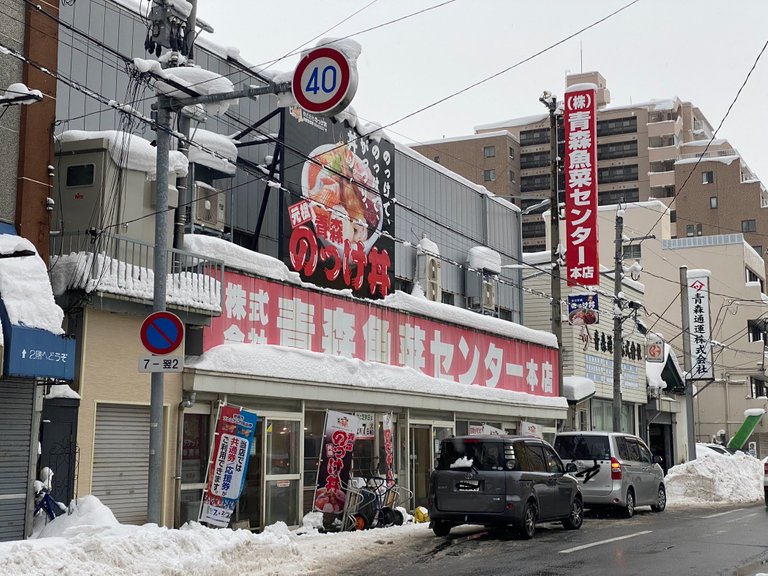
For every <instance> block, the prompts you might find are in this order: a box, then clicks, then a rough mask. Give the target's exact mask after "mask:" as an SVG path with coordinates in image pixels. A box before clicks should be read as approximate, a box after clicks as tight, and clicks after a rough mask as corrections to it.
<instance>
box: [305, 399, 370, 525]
mask: <svg viewBox="0 0 768 576" xmlns="http://www.w3.org/2000/svg"><path fill="white" fill-rule="evenodd" d="M359 426H360V422H359V420H358V418H357V416H355V415H353V414H344V413H343V412H336V411H335V410H327V411H326V413H325V432H324V433H323V444H322V448H321V450H320V466H319V467H318V469H317V484H316V485H315V497H314V505H313V510H314V511H316V512H324V513H328V514H340V513H341V512H343V510H344V504H345V503H346V500H347V491H346V487H347V485H348V484H349V473H350V472H351V470H352V450H353V449H354V447H355V430H357V428H358V427H359Z"/></svg>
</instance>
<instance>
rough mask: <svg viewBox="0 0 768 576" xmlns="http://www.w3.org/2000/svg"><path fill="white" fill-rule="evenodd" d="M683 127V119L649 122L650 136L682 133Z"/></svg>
mask: <svg viewBox="0 0 768 576" xmlns="http://www.w3.org/2000/svg"><path fill="white" fill-rule="evenodd" d="M682 129H683V119H682V118H680V117H678V118H677V120H663V121H661V122H649V123H648V138H654V137H657V136H658V137H662V136H667V135H670V134H675V135H677V134H680V132H681V131H682Z"/></svg>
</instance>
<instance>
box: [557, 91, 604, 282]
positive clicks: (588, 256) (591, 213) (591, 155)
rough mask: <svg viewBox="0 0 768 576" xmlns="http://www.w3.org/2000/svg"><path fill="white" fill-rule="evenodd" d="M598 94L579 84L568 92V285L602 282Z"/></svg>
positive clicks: (566, 167)
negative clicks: (598, 167)
mask: <svg viewBox="0 0 768 576" xmlns="http://www.w3.org/2000/svg"><path fill="white" fill-rule="evenodd" d="M595 91H596V87H595V86H594V84H576V85H574V86H571V87H570V88H568V89H567V90H566V92H565V110H564V115H563V120H564V127H565V160H564V161H565V166H564V168H565V172H564V173H565V235H566V243H565V247H566V270H567V278H568V284H569V285H575V284H581V285H584V286H590V285H597V284H599V283H600V263H599V256H598V249H597V244H598V235H597V113H596V110H595ZM555 241H557V240H556V239H553V242H555Z"/></svg>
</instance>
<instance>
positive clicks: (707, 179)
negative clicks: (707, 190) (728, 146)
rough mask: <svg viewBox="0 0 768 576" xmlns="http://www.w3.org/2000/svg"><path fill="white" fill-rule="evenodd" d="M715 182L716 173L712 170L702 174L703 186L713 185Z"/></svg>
mask: <svg viewBox="0 0 768 576" xmlns="http://www.w3.org/2000/svg"><path fill="white" fill-rule="evenodd" d="M714 181H715V173H714V172H712V171H711V170H707V171H706V172H702V173H701V183H702V184H712V183H713V182H714Z"/></svg>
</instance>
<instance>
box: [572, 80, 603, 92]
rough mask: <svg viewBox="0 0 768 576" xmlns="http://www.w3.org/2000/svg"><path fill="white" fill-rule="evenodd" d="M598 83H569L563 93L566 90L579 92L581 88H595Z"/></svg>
mask: <svg viewBox="0 0 768 576" xmlns="http://www.w3.org/2000/svg"><path fill="white" fill-rule="evenodd" d="M597 89H598V85H597V84H595V83H594V82H579V83H578V84H571V85H570V86H568V87H567V88H566V89H565V93H566V94H568V92H580V91H581V90H597Z"/></svg>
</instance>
